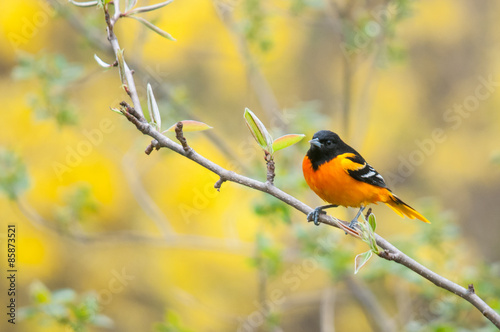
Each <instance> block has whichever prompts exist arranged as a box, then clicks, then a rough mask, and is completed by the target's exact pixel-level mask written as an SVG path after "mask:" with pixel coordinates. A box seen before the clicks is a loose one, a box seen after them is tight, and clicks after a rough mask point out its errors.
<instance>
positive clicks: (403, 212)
mask: <svg viewBox="0 0 500 332" xmlns="http://www.w3.org/2000/svg"><path fill="white" fill-rule="evenodd" d="M384 203H385V204H387V205H388V206H389V207H390V208H391V209H393V210H394V211H395V212H396V213H397V214H399V215H400V216H401V217H404V216H407V217H408V218H410V219H419V220H422V221H423V222H426V223H428V224H430V223H431V222H430V221H429V220H427V219H426V218H425V217H424V216H423V215H421V214H420V213H418V212H417V211H416V210H415V209H414V208H412V207H411V206H409V205H408V204H406V203H405V202H403V201H402V200H400V199H399V197H397V196H396V195H394V194H393V193H389V200H388V201H387V202H384Z"/></svg>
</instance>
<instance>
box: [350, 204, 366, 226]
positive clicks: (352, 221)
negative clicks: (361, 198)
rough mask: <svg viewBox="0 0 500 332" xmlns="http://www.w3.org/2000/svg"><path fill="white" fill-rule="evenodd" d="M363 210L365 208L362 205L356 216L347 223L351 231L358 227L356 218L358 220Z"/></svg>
mask: <svg viewBox="0 0 500 332" xmlns="http://www.w3.org/2000/svg"><path fill="white" fill-rule="evenodd" d="M364 209H365V207H364V206H363V205H361V207H360V208H359V211H358V213H357V214H356V216H355V217H354V218H353V219H352V220H351V222H350V223H349V228H351V229H355V228H356V226H357V225H358V218H359V216H360V215H361V213H362V212H363V210H364Z"/></svg>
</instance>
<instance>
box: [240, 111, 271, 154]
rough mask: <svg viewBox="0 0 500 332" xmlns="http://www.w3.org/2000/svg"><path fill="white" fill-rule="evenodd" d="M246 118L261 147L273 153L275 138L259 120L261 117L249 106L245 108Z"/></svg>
mask: <svg viewBox="0 0 500 332" xmlns="http://www.w3.org/2000/svg"><path fill="white" fill-rule="evenodd" d="M243 117H244V118H245V121H246V124H247V126H248V129H250V132H251V133H252V136H253V137H254V138H255V140H256V141H257V143H259V145H260V147H261V148H262V149H264V150H265V151H267V152H269V153H273V138H272V137H271V135H270V134H269V132H268V131H267V129H266V127H265V126H264V124H263V123H262V122H261V121H260V120H259V118H258V117H257V116H256V115H255V114H254V113H253V112H252V111H250V110H249V109H248V108H245V114H244V115H243Z"/></svg>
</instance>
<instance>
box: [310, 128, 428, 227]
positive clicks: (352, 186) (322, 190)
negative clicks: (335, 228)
mask: <svg viewBox="0 0 500 332" xmlns="http://www.w3.org/2000/svg"><path fill="white" fill-rule="evenodd" d="M309 143H311V147H310V149H309V151H307V154H306V156H305V157H304V160H303V161H302V171H303V172H304V178H305V179H306V182H307V184H308V185H309V187H310V188H311V189H312V190H313V191H314V192H315V193H316V194H317V195H318V196H319V197H321V198H322V199H323V200H324V201H326V202H328V203H330V205H323V206H319V207H317V208H316V209H314V211H313V212H311V213H309V215H308V216H307V220H308V221H314V224H315V225H319V220H318V218H319V215H320V214H321V213H325V212H323V210H324V209H327V208H331V207H337V206H339V205H342V206H346V207H348V206H350V207H359V208H360V209H359V211H358V213H357V215H356V217H354V219H353V220H352V221H351V223H350V224H349V227H351V228H354V227H355V225H356V223H357V219H358V217H359V215H360V214H361V212H363V210H364V208H365V206H366V205H368V204H370V203H375V204H377V202H383V203H385V204H387V205H388V206H389V207H391V208H392V209H393V210H394V211H395V212H396V213H397V214H399V215H400V216H401V217H404V216H407V217H409V218H410V219H415V218H416V219H420V220H422V221H424V222H426V223H429V221H428V220H427V219H426V218H425V217H424V216H422V215H421V214H420V213H418V212H417V211H415V210H414V209H413V208H412V207H410V206H409V205H408V204H406V203H405V202H403V201H402V200H401V199H399V198H398V197H397V196H396V195H394V194H393V193H392V192H391V190H390V189H389V188H387V185H386V184H385V181H384V178H383V177H382V176H381V175H380V174H379V173H378V172H377V171H376V170H375V169H374V168H373V167H371V166H370V165H369V164H368V163H367V162H366V161H365V159H364V158H363V157H361V155H360V154H359V153H358V152H357V151H356V150H354V149H353V148H351V147H350V146H349V145H347V144H346V143H344V142H343V141H342V140H341V139H340V137H339V136H338V135H337V134H335V133H334V132H331V131H328V130H321V131H318V132H317V133H316V134H314V136H313V138H312V140H310V141H309Z"/></svg>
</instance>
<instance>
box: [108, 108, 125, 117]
mask: <svg viewBox="0 0 500 332" xmlns="http://www.w3.org/2000/svg"><path fill="white" fill-rule="evenodd" d="M110 109H111V110H112V111H113V112H115V113H118V114H120V115H123V112H122V111H121V110H120V109H119V108H116V107H110Z"/></svg>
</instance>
